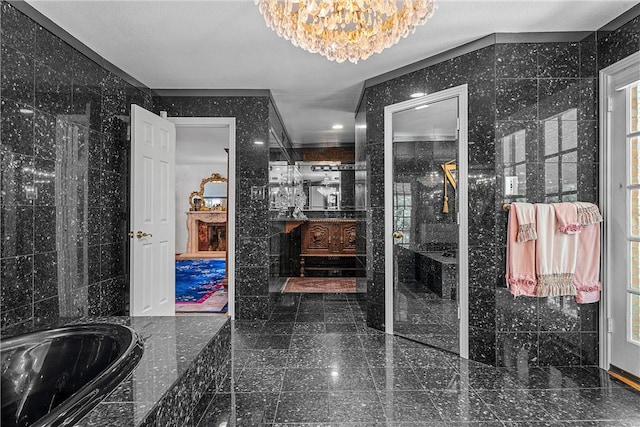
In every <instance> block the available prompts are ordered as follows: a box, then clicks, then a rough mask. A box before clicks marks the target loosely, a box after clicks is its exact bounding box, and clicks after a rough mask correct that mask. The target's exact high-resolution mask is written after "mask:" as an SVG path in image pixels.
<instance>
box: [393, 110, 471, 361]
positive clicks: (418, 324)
mask: <svg viewBox="0 0 640 427" xmlns="http://www.w3.org/2000/svg"><path fill="white" fill-rule="evenodd" d="M457 119H458V102H457V99H456V98H451V99H445V100H442V101H438V102H432V103H429V104H423V105H419V106H417V107H416V106H414V107H412V108H409V109H406V110H401V111H398V112H394V113H393V118H392V135H393V140H392V144H393V154H392V161H393V168H392V171H393V172H392V173H393V187H392V188H393V227H394V228H393V232H394V239H393V248H394V249H393V251H394V252H393V257H394V265H395V267H394V268H395V269H396V271H395V272H394V285H393V289H394V291H393V292H394V296H393V298H394V307H395V308H394V312H393V313H394V321H393V325H394V333H396V334H398V335H402V336H405V337H409V338H411V339H414V340H416V341H419V342H422V343H426V344H429V345H432V346H434V347H439V348H444V349H446V350H449V351H451V352H454V353H456V352H458V348H459V342H458V293H459V292H458V291H459V283H458V282H459V275H458V270H459V268H458V256H457V255H458V240H459V232H458V225H457V217H458V215H457V213H458V212H459V206H458V201H459V200H458V180H459V176H458V172H459V171H458V168H457V166H458V153H459V141H458V134H457Z"/></svg>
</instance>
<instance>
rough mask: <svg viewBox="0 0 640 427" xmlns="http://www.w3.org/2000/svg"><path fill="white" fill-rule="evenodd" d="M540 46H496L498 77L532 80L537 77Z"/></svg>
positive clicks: (519, 44) (527, 44)
mask: <svg viewBox="0 0 640 427" xmlns="http://www.w3.org/2000/svg"><path fill="white" fill-rule="evenodd" d="M537 70H538V45H537V44H535V43H517V44H515V43H509V44H497V45H496V77H497V78H499V79H531V78H535V77H537Z"/></svg>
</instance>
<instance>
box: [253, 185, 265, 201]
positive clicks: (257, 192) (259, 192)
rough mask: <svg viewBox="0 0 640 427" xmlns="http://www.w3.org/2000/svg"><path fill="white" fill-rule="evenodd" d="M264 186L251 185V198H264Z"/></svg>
mask: <svg viewBox="0 0 640 427" xmlns="http://www.w3.org/2000/svg"><path fill="white" fill-rule="evenodd" d="M264 190H265V187H262V186H258V185H253V186H251V200H264Z"/></svg>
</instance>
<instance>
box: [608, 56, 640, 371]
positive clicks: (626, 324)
mask: <svg viewBox="0 0 640 427" xmlns="http://www.w3.org/2000/svg"><path fill="white" fill-rule="evenodd" d="M638 70H640V53H636V54H633V55H631V56H629V57H627V58H626V59H623V60H622V61H620V62H618V63H616V64H613V65H611V66H610V67H607V68H605V69H604V70H602V71H601V73H600V87H601V89H602V90H601V98H600V111H601V114H600V117H601V123H600V125H601V126H600V129H601V138H600V140H601V147H600V164H601V165H602V168H601V172H600V173H601V176H600V178H601V182H602V183H603V185H602V186H601V187H600V188H601V193H600V198H601V201H602V210H603V214H604V215H603V216H604V218H605V219H606V221H605V223H604V239H603V254H604V256H603V269H602V271H603V284H604V286H603V290H604V292H603V297H602V302H601V306H600V307H601V316H602V317H601V321H600V328H601V329H600V366H601V367H602V368H603V369H606V370H612V371H616V372H618V373H620V374H622V375H623V376H626V377H628V378H633V379H635V380H636V381H637V379H638V378H640V215H639V212H640V156H639V155H638V153H639V152H640V107H639V103H640V72H639V71H638Z"/></svg>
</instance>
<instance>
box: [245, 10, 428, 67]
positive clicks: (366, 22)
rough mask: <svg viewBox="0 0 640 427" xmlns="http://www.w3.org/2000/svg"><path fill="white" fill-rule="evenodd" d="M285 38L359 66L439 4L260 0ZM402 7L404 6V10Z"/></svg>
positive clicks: (267, 18) (273, 26)
mask: <svg viewBox="0 0 640 427" xmlns="http://www.w3.org/2000/svg"><path fill="white" fill-rule="evenodd" d="M256 3H257V4H258V6H259V8H260V13H261V14H262V16H264V20H265V22H266V23H267V25H268V26H269V27H270V28H271V29H272V30H274V31H275V32H276V33H278V35H279V36H281V37H284V38H285V39H287V40H290V41H291V43H293V45H294V46H299V47H301V48H303V49H305V50H307V51H309V52H311V53H319V54H320V55H322V56H324V57H326V58H327V59H329V60H330V61H336V62H344V61H345V60H349V61H351V62H353V63H357V62H358V61H359V60H361V59H367V58H368V57H369V56H371V55H372V54H373V53H374V52H375V53H380V52H382V50H383V49H385V48H387V47H390V46H392V45H394V44H395V43H397V42H398V40H400V37H406V36H407V35H409V33H412V32H413V31H415V29H416V27H417V26H418V25H421V24H423V23H424V22H425V21H426V20H427V19H429V18H430V17H431V15H433V12H434V10H435V8H436V6H435V0H404V1H396V0H256ZM399 6H400V7H399Z"/></svg>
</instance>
